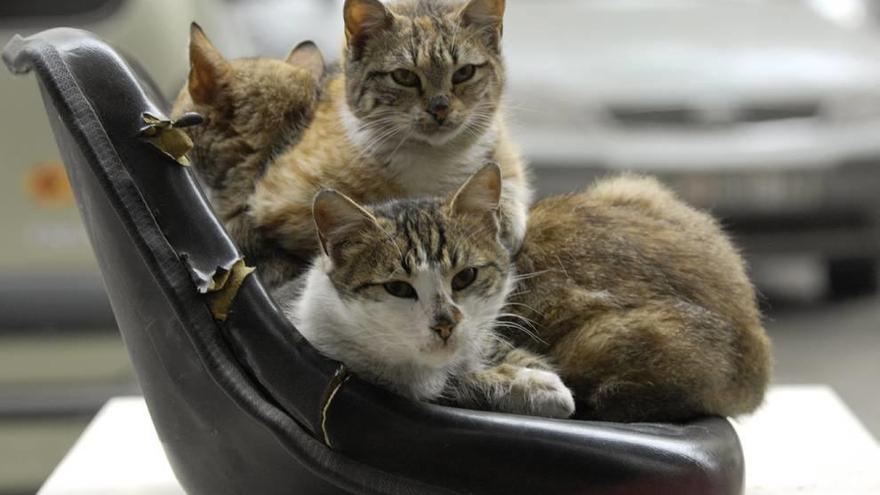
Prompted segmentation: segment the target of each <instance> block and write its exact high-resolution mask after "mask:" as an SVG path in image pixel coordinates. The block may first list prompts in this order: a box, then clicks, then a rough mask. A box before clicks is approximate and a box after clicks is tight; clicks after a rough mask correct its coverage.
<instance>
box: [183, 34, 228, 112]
mask: <svg viewBox="0 0 880 495" xmlns="http://www.w3.org/2000/svg"><path fill="white" fill-rule="evenodd" d="M229 72H230V68H229V62H227V61H226V59H225V58H223V55H221V54H220V52H219V51H217V49H216V48H214V45H212V44H211V41H210V40H208V37H207V36H205V32H204V31H202V28H201V27H200V26H199V25H198V24H196V23H195V22H194V23H192V24H191V25H190V30H189V81H188V83H187V84H188V88H189V94H190V96H191V97H192V99H193V102H195V103H198V104H203V105H208V104H212V103H214V102H215V101H216V99H217V97H218V96H219V94H220V90H221V88H222V86H223V83H224V81H225V79H226V78H227V77H229Z"/></svg>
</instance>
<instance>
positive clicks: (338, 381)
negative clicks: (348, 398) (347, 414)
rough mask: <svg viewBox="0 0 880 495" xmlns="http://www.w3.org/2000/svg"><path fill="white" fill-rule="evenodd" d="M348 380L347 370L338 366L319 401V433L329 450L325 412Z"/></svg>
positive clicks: (342, 365) (349, 376) (343, 366)
mask: <svg viewBox="0 0 880 495" xmlns="http://www.w3.org/2000/svg"><path fill="white" fill-rule="evenodd" d="M349 378H351V375H349V374H348V369H347V368H346V367H345V365H344V364H340V365H339V368H336V372H335V373H333V377H332V378H330V382H329V383H328V384H327V390H326V391H325V392H324V399H323V400H322V401H321V412H320V416H321V433H322V434H323V436H324V444H325V445H326V446H327V447H330V448H331V449H332V448H333V445H332V444H331V443H330V435H328V434H327V412H328V411H329V410H330V405H331V404H332V403H333V398H334V397H336V394H337V393H338V392H339V389H341V388H342V385H344V384H345V382H347V381H348V379H349Z"/></svg>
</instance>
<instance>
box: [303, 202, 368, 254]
mask: <svg viewBox="0 0 880 495" xmlns="http://www.w3.org/2000/svg"><path fill="white" fill-rule="evenodd" d="M312 215H313V216H314V218H315V227H316V228H317V230H318V240H319V241H320V243H321V249H322V250H323V251H324V254H326V255H327V256H329V257H330V258H334V257H335V255H336V254H337V253H336V250H335V248H336V246H338V245H339V244H341V243H343V242H345V241H346V240H347V239H349V238H350V237H351V236H352V235H354V234H357V233H358V232H362V231H364V230H366V229H371V228H379V225H378V223H377V221H376V217H374V216H373V215H372V214H371V213H370V212H369V211H367V210H365V209H364V208H363V207H362V206H360V205H359V204H357V203H355V202H354V201H353V200H352V199H351V198H349V197H348V196H346V195H344V194H342V193H340V192H337V191H334V190H332V189H324V190H322V191H321V192H319V193H318V194H317V195H316V196H315V201H314V203H313V204H312Z"/></svg>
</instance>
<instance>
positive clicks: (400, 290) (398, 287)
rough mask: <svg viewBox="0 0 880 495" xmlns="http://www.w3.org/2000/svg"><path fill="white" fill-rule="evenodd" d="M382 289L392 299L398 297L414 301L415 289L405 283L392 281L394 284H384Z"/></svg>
mask: <svg viewBox="0 0 880 495" xmlns="http://www.w3.org/2000/svg"><path fill="white" fill-rule="evenodd" d="M382 287H384V288H385V292H387V293H389V294H391V295H392V296H394V297H400V298H403V299H416V298H417V296H416V289H415V288H414V287H413V286H412V285H409V284H408V283H406V282H400V281H394V282H385V283H384V284H382Z"/></svg>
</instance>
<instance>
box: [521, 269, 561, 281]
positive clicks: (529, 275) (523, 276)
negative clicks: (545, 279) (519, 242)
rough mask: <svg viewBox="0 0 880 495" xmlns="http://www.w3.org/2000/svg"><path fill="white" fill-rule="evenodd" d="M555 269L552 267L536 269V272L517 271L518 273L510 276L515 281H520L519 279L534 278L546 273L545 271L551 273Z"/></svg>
mask: <svg viewBox="0 0 880 495" xmlns="http://www.w3.org/2000/svg"><path fill="white" fill-rule="evenodd" d="M555 271H556V270H555V269H553V268H548V269H546V270H538V271H536V272H529V273H518V274H516V275H514V276H513V277H512V278H513V280H514V281H515V282H520V281H523V280H529V279H532V278H535V277H539V276H541V275H545V274H547V273H552V272H555Z"/></svg>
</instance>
